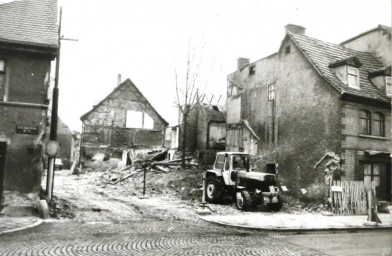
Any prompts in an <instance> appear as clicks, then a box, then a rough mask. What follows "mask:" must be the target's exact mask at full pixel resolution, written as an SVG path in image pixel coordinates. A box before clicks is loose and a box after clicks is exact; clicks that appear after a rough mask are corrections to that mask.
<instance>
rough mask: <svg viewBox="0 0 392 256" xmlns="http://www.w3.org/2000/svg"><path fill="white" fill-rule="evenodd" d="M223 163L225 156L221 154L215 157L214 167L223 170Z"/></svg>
mask: <svg viewBox="0 0 392 256" xmlns="http://www.w3.org/2000/svg"><path fill="white" fill-rule="evenodd" d="M224 164H225V156H223V155H221V156H218V157H217V158H216V162H215V169H219V170H223V166H224Z"/></svg>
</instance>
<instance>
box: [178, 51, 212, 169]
mask: <svg viewBox="0 0 392 256" xmlns="http://www.w3.org/2000/svg"><path fill="white" fill-rule="evenodd" d="M202 48H203V47H202ZM202 48H201V49H202ZM201 55H202V54H201V53H199V52H197V51H196V49H195V48H191V46H190V44H189V45H188V53H187V58H186V65H185V70H184V73H183V76H180V72H179V71H178V70H177V67H176V65H175V67H174V74H175V86H176V88H175V89H176V100H175V104H176V107H177V108H178V109H179V114H180V115H181V122H180V125H181V128H182V141H181V167H182V168H185V150H186V132H187V128H188V117H189V114H190V112H191V111H192V110H193V109H194V108H195V107H196V104H197V102H198V101H199V100H200V99H199V97H200V95H201V94H203V92H204V90H205V88H206V86H207V81H205V82H204V83H203V82H200V81H199V80H200V79H199V78H200V77H199V75H200V68H201V64H202V62H203V59H202V56H201ZM202 84H203V88H202Z"/></svg>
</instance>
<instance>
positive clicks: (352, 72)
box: [347, 66, 359, 89]
mask: <svg viewBox="0 0 392 256" xmlns="http://www.w3.org/2000/svg"><path fill="white" fill-rule="evenodd" d="M347 85H348V86H349V87H351V88H355V89H359V71H358V69H357V68H353V67H350V66H347Z"/></svg>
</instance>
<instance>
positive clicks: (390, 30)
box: [340, 25, 392, 45]
mask: <svg viewBox="0 0 392 256" xmlns="http://www.w3.org/2000/svg"><path fill="white" fill-rule="evenodd" d="M377 30H378V31H382V32H385V33H387V34H389V35H391V34H392V28H391V27H388V26H385V25H378V26H377V27H376V28H373V29H370V30H368V31H366V32H363V33H361V34H359V35H356V36H354V37H352V38H350V39H347V40H345V41H343V42H341V43H340V44H341V45H344V44H346V43H349V42H351V41H354V40H355V39H357V38H359V37H362V36H364V35H367V34H369V33H372V32H374V31H377Z"/></svg>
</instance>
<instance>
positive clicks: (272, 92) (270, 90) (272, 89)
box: [268, 84, 275, 100]
mask: <svg viewBox="0 0 392 256" xmlns="http://www.w3.org/2000/svg"><path fill="white" fill-rule="evenodd" d="M274 99H275V87H274V85H273V84H270V85H268V100H274Z"/></svg>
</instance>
